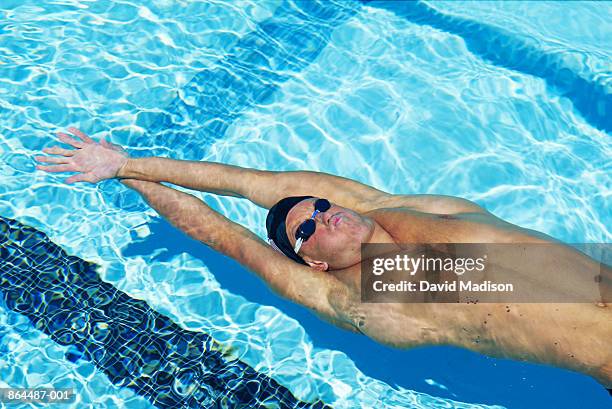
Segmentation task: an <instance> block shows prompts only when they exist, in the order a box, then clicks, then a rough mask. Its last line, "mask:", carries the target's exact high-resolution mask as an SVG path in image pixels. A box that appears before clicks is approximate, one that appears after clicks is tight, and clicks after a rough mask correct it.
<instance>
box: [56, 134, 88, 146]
mask: <svg viewBox="0 0 612 409" xmlns="http://www.w3.org/2000/svg"><path fill="white" fill-rule="evenodd" d="M57 136H58V138H59V140H60V141H62V142H64V143H65V144H68V145H70V146H73V147H75V148H77V149H81V148H82V147H83V146H85V144H84V143H83V142H81V141H77V140H76V139H73V138H71V137H70V136H68V135H66V134H65V133H61V132H58V133H57Z"/></svg>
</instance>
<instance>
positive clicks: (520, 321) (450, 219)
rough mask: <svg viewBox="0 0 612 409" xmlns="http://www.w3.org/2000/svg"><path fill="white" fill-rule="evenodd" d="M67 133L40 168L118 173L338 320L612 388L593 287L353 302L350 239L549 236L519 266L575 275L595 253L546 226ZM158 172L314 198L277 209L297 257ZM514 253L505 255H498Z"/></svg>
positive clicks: (287, 292)
mask: <svg viewBox="0 0 612 409" xmlns="http://www.w3.org/2000/svg"><path fill="white" fill-rule="evenodd" d="M70 131H71V132H72V133H73V134H74V135H76V136H77V137H78V138H79V139H73V138H71V137H69V136H68V135H66V134H61V133H60V134H59V138H60V140H61V141H62V142H65V143H67V144H69V145H71V146H72V147H74V148H76V150H69V149H64V148H60V147H53V148H50V149H45V152H47V153H52V154H56V155H59V156H58V157H37V159H38V160H39V161H42V162H47V163H52V164H55V166H38V167H37V168H38V169H40V170H45V171H48V172H80V173H77V174H76V175H74V176H71V177H70V178H69V179H68V180H67V182H68V183H72V182H76V181H86V182H91V183H96V182H98V181H101V180H104V179H110V178H115V177H116V178H121V179H123V180H122V183H124V184H125V185H126V186H129V187H131V188H133V189H135V190H137V191H138V192H139V193H141V194H142V196H143V197H144V198H145V200H146V201H147V202H148V203H149V205H151V207H153V208H154V209H155V210H157V211H158V212H159V213H160V214H161V215H162V216H164V217H165V218H166V219H168V221H169V222H170V223H172V224H173V225H174V226H176V227H177V228H179V229H181V230H183V231H184V232H185V233H187V234H188V235H190V236H191V237H193V238H195V239H197V240H200V241H202V242H203V243H205V244H207V245H209V246H211V247H213V248H214V249H216V250H218V251H220V252H222V253H224V254H226V255H228V256H230V257H232V258H234V259H235V260H237V261H238V262H240V263H241V264H243V265H244V266H245V267H247V268H248V269H249V270H251V271H252V272H254V273H255V274H257V275H259V276H260V277H261V278H262V279H263V280H265V281H266V282H267V283H268V284H269V286H270V287H271V288H272V289H273V290H274V291H276V292H278V293H279V294H281V295H282V296H284V297H286V298H288V299H291V300H293V301H294V302H296V303H299V304H302V305H304V306H306V307H308V308H310V309H311V310H313V311H314V312H315V313H317V314H318V315H320V316H321V317H323V318H324V319H326V320H328V321H330V322H332V323H334V324H336V325H338V326H341V327H343V328H345V329H349V330H352V331H359V332H361V333H363V334H364V335H367V336H369V337H371V338H373V339H375V340H377V341H379V342H381V343H384V344H388V345H392V346H396V347H413V346H417V345H455V346H459V347H465V348H468V349H471V350H473V351H477V352H481V353H484V354H487V355H491V356H497V357H507V358H514V359H520V360H526V361H531V362H539V363H547V364H552V365H556V366H560V367H564V368H568V369H573V370H576V371H580V372H583V373H586V374H588V375H591V376H593V377H594V378H596V379H597V380H598V381H599V382H600V383H602V384H603V385H604V386H605V387H606V388H612V343H610V340H611V339H612V311H611V309H610V306H609V305H608V304H606V303H605V302H601V301H602V300H601V299H597V296H594V297H593V299H592V301H590V302H584V303H539V304H536V303H531V304H530V303H514V304H509V303H503V304H501V303H489V304H485V303H477V304H474V303H469V304H457V303H446V304H445V303H419V304H415V303H393V304H389V303H385V304H369V303H362V302H361V289H360V268H361V265H360V262H361V252H360V249H361V245H362V244H364V243H396V244H401V243H552V244H558V247H557V248H556V250H555V252H553V253H551V254H550V255H548V256H546V257H548V258H546V257H543V258H540V259H538V260H526V261H525V260H523V264H522V265H521V266H520V271H521V273H522V274H525V275H526V276H528V277H529V276H530V275H531V276H536V275H537V272H535V273H534V272H533V271H531V270H530V268H531V267H532V266H531V265H530V263H532V264H536V265H538V266H539V267H538V268H546V269H550V270H551V271H552V272H553V273H558V274H559V277H563V279H564V280H565V279H567V280H574V279H576V280H580V274H581V273H582V272H583V270H584V269H585V268H587V267H589V268H590V267H592V264H593V263H594V261H593V260H591V259H589V258H588V257H586V256H584V255H582V253H579V252H578V251H576V250H573V249H572V248H570V247H568V246H564V245H563V244H562V243H559V242H556V241H555V240H554V239H552V238H550V237H548V236H546V235H544V234H541V233H538V232H536V231H533V230H527V229H523V228H520V227H518V226H515V225H512V224H510V223H507V222H505V221H503V220H501V219H499V218H497V217H495V216H494V215H493V214H491V213H489V212H488V211H486V210H485V209H483V208H482V207H480V206H478V205H477V204H475V203H472V202H470V201H467V200H464V199H460V198H456V197H450V196H435V195H394V194H389V193H386V192H383V191H380V190H378V189H375V188H373V187H371V186H367V185H364V184H362V183H359V182H357V181H354V180H351V179H347V178H342V177H338V176H334V175H329V174H324V173H318V172H307V171H298V172H271V171H262V170H256V169H248V168H240V167H237V166H231V165H224V164H218V163H209V162H196V161H179V160H172V159H167V158H155V157H152V158H137V159H133V158H129V157H128V155H127V154H126V153H125V151H123V150H122V149H121V148H120V147H119V146H117V145H113V144H110V143H108V142H106V141H102V142H101V143H97V142H95V141H93V140H92V139H91V138H89V137H88V136H87V135H85V134H83V133H82V132H80V131H78V130H77V129H74V128H71V129H70ZM159 182H169V183H173V184H175V185H180V186H183V187H186V188H189V189H195V190H200V191H205V192H209V193H214V194H221V195H228V196H235V197H242V198H247V199H249V200H250V201H252V202H253V203H255V204H257V205H259V206H261V207H264V208H267V209H271V210H270V213H272V209H273V208H274V207H275V204H278V203H279V202H280V201H282V200H284V198H286V197H288V196H291V197H295V196H304V195H309V196H312V197H314V198H313V199H304V200H301V201H299V203H297V204H295V205H292V207H291V209H290V210H289V211H288V213H286V214H283V215H282V220H281V222H282V223H284V225H283V226H284V227H283V228H282V229H280V230H279V231H280V232H281V235H282V236H284V238H283V239H284V240H285V241H287V240H288V241H289V243H285V245H284V246H283V248H284V249H285V250H281V251H283V253H285V255H288V254H287V253H286V251H288V252H291V251H292V250H291V249H293V248H294V246H295V248H296V250H295V254H292V255H291V256H292V257H293V256H295V257H298V258H299V260H300V262H301V264H300V262H296V261H294V260H296V258H292V259H289V258H288V257H285V255H283V254H279V253H278V252H277V251H275V250H274V249H272V247H271V246H270V245H268V244H267V243H265V242H264V241H263V240H261V239H260V238H259V237H258V236H256V235H255V234H253V233H251V232H250V231H249V230H247V229H245V228H244V227H242V226H241V225H239V224H237V223H234V222H232V221H230V220H229V219H227V218H225V217H223V216H222V215H220V214H219V213H217V212H215V211H214V210H213V209H211V208H210V207H208V206H207V205H206V204H205V203H204V202H203V201H201V200H200V199H198V198H196V197H194V196H192V195H189V194H187V193H184V192H180V191H178V190H176V189H172V188H170V187H167V186H164V185H162V184H161V183H159ZM315 198H326V199H329V202H331V203H332V204H331V206H330V207H329V208H328V209H327V210H325V211H323V212H314V213H313V206H314V202H315V200H316V199H315ZM309 219H311V221H310V223H311V224H312V222H313V221H314V224H315V226H316V230H315V231H314V233H312V234H310V235H309V236H308V238H307V239H306V240H305V241H304V242H303V244H301V247H300V245H299V243H298V245H297V246H296V241H297V236H298V234H297V233H298V230H300V229H301V228H302V226H303V224H304V223H305V221H308V220H309ZM300 231H301V230H300ZM301 232H303V231H301ZM285 233H286V234H285ZM269 234H270V232H269ZM300 234H301V233H300ZM275 240H279V238H278V237H277V238H276V239H275ZM273 241H274V240H273ZM276 244H278V242H276ZM287 249H289V250H287ZM514 261H515V260H514V259H508V260H506V264H511V263H514ZM502 267H503V266H502ZM536 271H537V270H536ZM577 282H578V281H577ZM597 294H598V293H597ZM597 294H595V295H597Z"/></svg>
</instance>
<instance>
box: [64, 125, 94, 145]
mask: <svg viewBox="0 0 612 409" xmlns="http://www.w3.org/2000/svg"><path fill="white" fill-rule="evenodd" d="M68 132H70V133H71V134H73V135H76V136H77V137H79V138H80V139H81V140H82V141H83V142H85V143H95V142H94V140H93V139H91V138H90V137H89V136H87V135H85V134H84V133H83V132H81V131H79V130H78V129H76V128H74V127H70V128H68Z"/></svg>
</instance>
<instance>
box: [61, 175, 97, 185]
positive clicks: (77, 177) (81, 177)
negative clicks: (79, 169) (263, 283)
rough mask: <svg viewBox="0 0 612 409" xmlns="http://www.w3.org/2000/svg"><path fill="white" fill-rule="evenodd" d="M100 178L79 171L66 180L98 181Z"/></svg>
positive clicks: (67, 181)
mask: <svg viewBox="0 0 612 409" xmlns="http://www.w3.org/2000/svg"><path fill="white" fill-rule="evenodd" d="M97 181H98V180H97V179H96V177H95V176H93V175H92V174H91V173H79V174H78V175H74V176H70V177H69V178H68V179H66V180H65V181H64V182H66V183H68V184H70V183H74V182H89V183H96V182H97Z"/></svg>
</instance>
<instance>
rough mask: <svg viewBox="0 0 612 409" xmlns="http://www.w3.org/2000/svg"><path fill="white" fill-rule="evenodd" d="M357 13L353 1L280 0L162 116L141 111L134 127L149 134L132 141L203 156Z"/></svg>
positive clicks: (263, 102) (200, 73) (191, 155)
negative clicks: (276, 5)
mask: <svg viewBox="0 0 612 409" xmlns="http://www.w3.org/2000/svg"><path fill="white" fill-rule="evenodd" d="M360 9H361V4H360V3H359V2H357V1H330V0H318V1H315V0H294V1H288V0H285V1H283V3H281V5H280V6H279V7H278V8H277V9H276V10H275V13H274V15H273V16H272V17H270V18H269V19H266V20H264V21H262V22H260V23H259V24H258V25H257V27H256V29H255V30H253V31H251V32H250V33H248V34H246V35H244V36H243V37H242V38H241V39H240V40H238V42H237V43H236V45H235V46H234V47H233V48H232V49H230V50H229V51H228V53H227V54H226V55H225V56H224V57H223V58H221V59H220V60H219V61H218V62H217V63H215V65H214V66H213V67H211V68H207V69H204V70H202V71H200V72H199V73H198V74H196V75H195V76H194V77H193V78H192V79H191V81H190V82H189V83H188V84H187V85H185V86H184V87H183V89H182V90H181V91H180V93H179V96H177V98H176V99H175V100H174V101H173V102H172V103H171V104H170V105H169V106H168V107H166V108H165V112H163V113H144V112H143V113H140V114H139V115H138V119H137V125H139V126H140V127H142V128H144V129H146V130H147V133H148V135H146V136H145V137H144V138H142V139H140V140H139V141H135V142H136V143H137V144H139V145H138V146H140V145H142V147H145V146H172V147H176V148H177V149H180V151H181V152H184V153H185V154H186V155H188V156H189V157H195V158H198V159H199V158H201V157H203V156H204V154H205V153H206V151H207V149H208V146H209V145H210V144H211V143H212V142H213V141H215V140H218V139H221V138H223V136H224V135H225V131H226V130H227V128H228V127H229V126H230V125H231V124H232V122H233V121H234V120H235V119H236V118H238V117H239V116H240V115H241V114H242V113H243V112H244V111H245V110H247V109H249V108H251V107H253V106H255V105H262V104H266V103H268V102H269V101H270V100H271V99H272V98H273V95H274V93H275V92H276V91H277V90H278V89H279V87H280V85H281V84H282V83H284V82H285V81H287V80H289V79H291V78H292V77H293V75H294V74H295V73H298V72H300V71H302V70H303V69H305V68H306V67H308V66H309V65H310V64H311V63H312V62H313V61H314V60H315V59H316V58H317V56H319V54H320V53H321V51H323V49H324V48H325V47H326V46H327V44H328V43H329V40H330V38H331V34H332V32H333V31H334V30H335V29H336V28H337V27H339V26H340V25H342V24H343V23H344V22H346V21H347V20H348V19H349V18H350V17H352V16H353V15H355V14H356V13H357V12H358V11H359V10H360ZM134 146H136V145H134ZM134 154H135V155H138V154H146V155H148V154H150V152H146V151H145V152H142V153H141V152H138V151H136V152H134Z"/></svg>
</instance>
